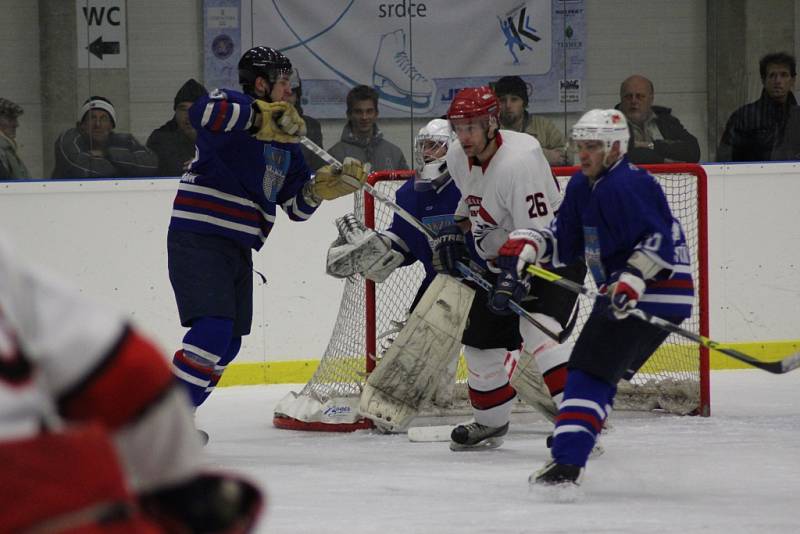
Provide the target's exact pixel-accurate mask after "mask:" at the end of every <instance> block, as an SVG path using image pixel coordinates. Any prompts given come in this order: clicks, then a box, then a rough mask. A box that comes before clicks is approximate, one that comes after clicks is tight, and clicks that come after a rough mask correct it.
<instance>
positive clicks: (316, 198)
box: [304, 157, 370, 204]
mask: <svg viewBox="0 0 800 534" xmlns="http://www.w3.org/2000/svg"><path fill="white" fill-rule="evenodd" d="M369 167H370V165H369V163H361V162H360V161H359V160H357V159H356V158H350V157H347V158H344V162H342V168H341V169H338V168H335V167H333V166H331V165H325V166H324V167H320V168H319V170H317V174H316V176H314V179H313V180H312V181H310V182H308V183H307V184H306V185H305V189H304V192H305V193H306V197H307V198H308V199H309V200H311V202H312V203H314V204H319V203H320V202H321V201H323V200H333V199H335V198H339V197H343V196H345V195H349V194H350V193H354V192H356V191H358V190H359V189H361V187H362V186H363V185H364V182H366V181H367V176H368V175H369Z"/></svg>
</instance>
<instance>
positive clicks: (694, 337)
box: [527, 265, 800, 375]
mask: <svg viewBox="0 0 800 534" xmlns="http://www.w3.org/2000/svg"><path fill="white" fill-rule="evenodd" d="M527 271H528V272H529V273H530V274H532V275H534V276H538V277H539V278H543V279H545V280H547V281H548V282H552V283H553V284H555V285H557V286H559V287H563V288H564V289H568V290H570V291H572V292H574V293H578V294H580V295H584V296H585V297H588V298H590V299H593V300H596V299H598V298H607V297H606V296H605V295H601V294H600V293H598V292H597V291H595V290H594V289H591V288H588V287H586V286H582V285H580V284H577V283H575V282H573V281H572V280H569V279H567V278H564V277H563V276H560V275H558V274H556V273H554V272H551V271H548V270H547V269H543V268H542V267H539V266H538V265H528V268H527ZM628 313H629V314H630V315H633V316H634V317H636V318H638V319H641V320H642V321H644V322H646V323H650V324H651V325H653V326H656V327H658V328H661V329H663V330H666V331H667V332H671V333H673V334H677V335H679V336H682V337H685V338H686V339H689V340H691V341H694V342H695V343H698V344H700V345H701V346H703V347H706V348H709V349H712V350H715V351H717V352H720V353H722V354H724V355H726V356H728V357H729V358H733V359H734V360H739V361H740V362H744V363H746V364H748V365H751V366H753V367H755V368H757V369H761V370H763V371H767V372H770V373H775V374H779V375H780V374H783V373H788V372H789V371H792V370H794V369H797V368H798V367H800V352H795V353H794V354H791V355H789V356H786V357H785V358H783V359H782V360H778V361H774V362H762V361H761V360H758V359H756V358H754V357H752V356H748V355H747V354H745V353H743V352H739V351H738V350H736V349H731V348H726V347H723V346H722V345H721V344H720V343H718V342H716V341H713V340H711V339H708V338H707V337H705V336H701V335H699V334H695V333H694V332H690V331H689V330H684V329H683V328H681V327H680V326H678V325H676V324H673V323H671V322H669V321H667V320H665V319H662V318H661V317H657V316H655V315H652V314H649V313H647V312H646V311H643V310H640V309H638V308H633V309H632V310H630V311H629V312H628Z"/></svg>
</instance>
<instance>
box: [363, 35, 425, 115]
mask: <svg viewBox="0 0 800 534" xmlns="http://www.w3.org/2000/svg"><path fill="white" fill-rule="evenodd" d="M372 85H373V86H374V87H375V90H376V91H378V93H379V94H380V96H381V100H385V101H386V102H387V103H389V104H390V105H391V104H395V105H396V106H402V107H404V108H414V109H422V110H428V109H430V108H431V107H432V102H433V93H434V91H435V89H436V87H435V85H434V84H433V82H431V81H430V80H429V79H428V78H427V77H426V76H425V75H424V74H422V73H421V72H419V71H418V70H417V68H416V67H415V66H414V65H413V64H412V63H411V58H409V57H408V50H407V48H406V33H405V31H404V30H402V29H398V30H395V31H393V32H390V33H386V34H384V35H382V36H381V41H380V44H379V45H378V53H377V55H376V56H375V63H374V64H373V65H372Z"/></svg>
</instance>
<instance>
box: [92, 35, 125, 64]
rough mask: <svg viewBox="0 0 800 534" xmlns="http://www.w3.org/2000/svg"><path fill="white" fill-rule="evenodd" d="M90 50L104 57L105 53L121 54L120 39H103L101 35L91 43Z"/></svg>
mask: <svg viewBox="0 0 800 534" xmlns="http://www.w3.org/2000/svg"><path fill="white" fill-rule="evenodd" d="M89 52H91V53H92V54H94V55H95V56H97V57H98V58H99V59H103V55H114V54H119V41H103V36H102V35H101V36H100V37H98V38H97V39H95V40H94V41H92V42H91V43H90V44H89Z"/></svg>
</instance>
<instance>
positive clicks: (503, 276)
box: [487, 272, 531, 315]
mask: <svg viewBox="0 0 800 534" xmlns="http://www.w3.org/2000/svg"><path fill="white" fill-rule="evenodd" d="M530 290H531V280H530V276H528V275H525V276H523V277H522V278H518V277H517V276H516V275H515V274H513V273H509V272H502V273H500V275H498V277H497V281H496V282H495V284H494V287H493V288H492V291H491V293H489V298H488V300H487V305H488V306H489V309H490V310H491V311H492V313H496V314H497V315H511V314H512V313H514V312H513V311H511V308H509V307H508V303H509V301H511V300H513V301H514V302H516V303H517V304H519V303H520V302H522V299H523V298H525V296H526V295H527V294H528V292H529V291H530Z"/></svg>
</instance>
